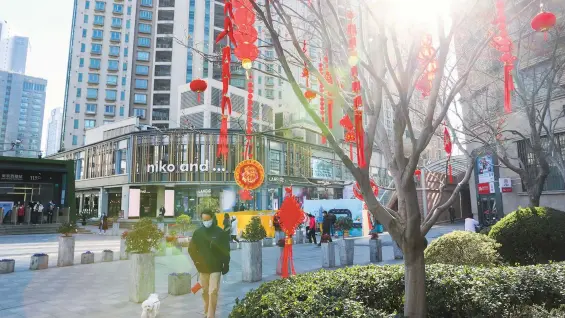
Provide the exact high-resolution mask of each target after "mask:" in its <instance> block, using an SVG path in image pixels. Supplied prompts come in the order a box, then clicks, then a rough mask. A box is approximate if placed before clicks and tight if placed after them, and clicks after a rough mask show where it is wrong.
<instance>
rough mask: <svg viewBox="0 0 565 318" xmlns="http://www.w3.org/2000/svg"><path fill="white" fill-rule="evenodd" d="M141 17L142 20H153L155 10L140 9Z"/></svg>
mask: <svg viewBox="0 0 565 318" xmlns="http://www.w3.org/2000/svg"><path fill="white" fill-rule="evenodd" d="M139 18H140V19H141V20H149V21H151V20H153V12H151V11H146V10H140V11H139Z"/></svg>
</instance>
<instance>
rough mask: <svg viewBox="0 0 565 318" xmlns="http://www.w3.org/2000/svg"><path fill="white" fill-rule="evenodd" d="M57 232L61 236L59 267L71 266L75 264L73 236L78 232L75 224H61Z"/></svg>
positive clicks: (58, 256) (58, 257)
mask: <svg viewBox="0 0 565 318" xmlns="http://www.w3.org/2000/svg"><path fill="white" fill-rule="evenodd" d="M57 232H59V233H60V234H62V236H59V254H58V255H57V266H59V267H62V266H71V265H73V264H74V262H75V238H74V237H73V234H74V233H76V232H77V226H76V224H75V223H71V222H67V223H63V224H61V226H60V227H59V229H57Z"/></svg>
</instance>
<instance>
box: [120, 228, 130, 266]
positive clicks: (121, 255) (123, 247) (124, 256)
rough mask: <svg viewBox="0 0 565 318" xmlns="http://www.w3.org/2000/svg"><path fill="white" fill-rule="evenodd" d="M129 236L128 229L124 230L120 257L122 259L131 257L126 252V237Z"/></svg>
mask: <svg viewBox="0 0 565 318" xmlns="http://www.w3.org/2000/svg"><path fill="white" fill-rule="evenodd" d="M127 237H128V231H124V232H122V235H121V237H120V259H121V260H126V259H129V255H128V253H127V252H126V239H127Z"/></svg>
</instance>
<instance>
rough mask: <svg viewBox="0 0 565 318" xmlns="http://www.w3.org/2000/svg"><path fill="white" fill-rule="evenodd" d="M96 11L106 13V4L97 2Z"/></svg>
mask: <svg viewBox="0 0 565 318" xmlns="http://www.w3.org/2000/svg"><path fill="white" fill-rule="evenodd" d="M94 10H96V11H104V10H106V2H104V1H96V3H95V5H94Z"/></svg>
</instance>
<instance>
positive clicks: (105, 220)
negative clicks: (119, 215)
mask: <svg viewBox="0 0 565 318" xmlns="http://www.w3.org/2000/svg"><path fill="white" fill-rule="evenodd" d="M99 229H100V235H102V232H104V234H106V230H108V217H107V216H106V214H104V215H102V217H101V218H100V226H99Z"/></svg>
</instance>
